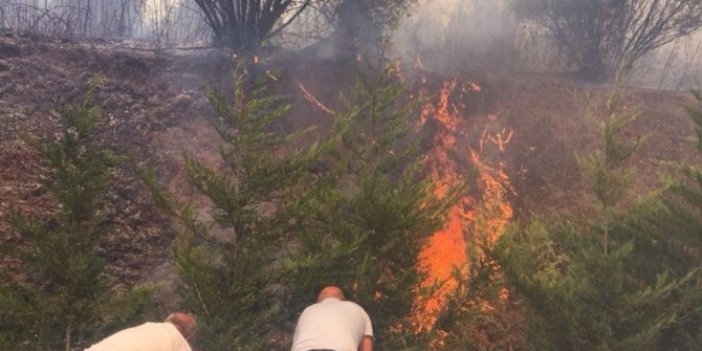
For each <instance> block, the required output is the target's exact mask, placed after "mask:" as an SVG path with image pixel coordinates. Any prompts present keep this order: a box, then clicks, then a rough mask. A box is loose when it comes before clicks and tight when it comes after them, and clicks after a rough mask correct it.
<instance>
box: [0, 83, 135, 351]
mask: <svg viewBox="0 0 702 351" xmlns="http://www.w3.org/2000/svg"><path fill="white" fill-rule="evenodd" d="M91 91H92V90H91ZM90 95H91V94H90V92H89V93H88V94H87V95H86V96H85V97H84V98H83V100H82V101H81V102H80V103H79V104H76V105H74V106H70V107H69V108H67V109H65V110H63V111H62V116H63V117H64V121H65V123H66V127H65V129H64V132H63V134H62V136H61V137H60V138H59V139H58V140H56V141H48V140H43V141H40V140H34V139H27V142H29V143H30V145H31V146H33V147H34V149H35V150H36V151H37V152H39V153H40V154H41V155H42V156H44V158H45V160H46V167H47V169H48V176H47V177H46V178H45V179H43V180H42V185H43V189H44V190H46V191H47V192H48V193H49V194H50V195H51V197H52V198H53V200H54V201H55V203H56V207H55V208H54V211H53V212H52V213H51V214H50V215H49V216H48V217H47V218H37V217H33V216H28V215H25V214H22V213H18V212H13V213H11V214H10V215H9V216H7V218H4V220H6V221H8V222H9V224H10V225H11V228H12V232H13V234H14V235H17V236H18V237H20V238H21V240H22V242H21V243H17V242H16V241H14V242H9V241H8V242H4V243H3V244H2V246H1V249H2V252H3V254H6V255H7V257H8V258H11V259H12V260H13V261H14V262H16V263H17V264H18V265H17V267H16V268H17V271H18V274H15V275H13V276H9V275H8V276H5V277H0V278H3V279H0V320H1V321H2V323H3V328H2V329H0V345H3V348H4V347H7V348H8V349H15V350H58V349H61V348H63V349H64V350H66V351H68V350H71V347H73V346H74V344H75V342H76V336H79V337H81V338H84V337H85V336H88V335H90V333H89V332H90V331H93V330H95V329H99V328H101V327H105V326H106V325H108V324H109V323H114V322H115V321H122V320H125V319H126V318H128V317H129V315H130V314H131V313H133V312H134V311H135V310H137V309H139V308H140V306H143V305H144V303H145V300H146V298H147V297H148V292H147V290H146V289H136V290H134V291H132V292H131V293H128V294H127V293H123V292H117V291H113V290H112V281H111V279H110V277H109V276H108V274H107V273H106V271H105V262H104V260H103V258H102V257H100V255H99V254H98V247H99V245H100V244H101V243H102V241H103V240H104V239H105V237H106V235H107V234H108V233H109V231H110V226H109V225H108V222H107V221H106V218H105V211H106V208H105V197H104V195H105V194H106V193H107V191H108V190H109V188H110V185H111V181H112V177H113V171H114V169H115V167H116V166H117V164H118V163H119V162H120V161H121V158H120V157H117V156H115V155H113V154H111V153H110V152H108V151H105V150H101V149H99V148H95V147H94V145H93V144H92V141H91V136H92V133H93V132H94V131H95V129H96V128H97V127H98V126H99V123H100V121H101V111H100V109H99V108H98V107H95V106H92V105H91V104H90Z"/></svg>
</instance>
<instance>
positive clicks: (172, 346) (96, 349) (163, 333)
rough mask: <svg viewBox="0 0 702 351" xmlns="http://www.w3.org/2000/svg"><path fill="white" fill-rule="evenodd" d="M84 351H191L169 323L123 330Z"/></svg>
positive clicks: (185, 341)
mask: <svg viewBox="0 0 702 351" xmlns="http://www.w3.org/2000/svg"><path fill="white" fill-rule="evenodd" d="M86 351H191V350H190V346H189V345H188V342H187V340H185V338H184V337H183V336H182V335H181V334H180V332H179V331H178V329H176V327H175V326H174V325H173V324H171V323H167V322H166V323H151V322H149V323H144V324H142V325H139V326H136V327H133V328H129V329H124V330H122V331H119V332H117V333H115V334H112V335H111V336H109V337H107V338H105V339H104V340H102V341H100V342H99V343H97V344H95V345H93V346H91V347H90V348H89V349H87V350H86Z"/></svg>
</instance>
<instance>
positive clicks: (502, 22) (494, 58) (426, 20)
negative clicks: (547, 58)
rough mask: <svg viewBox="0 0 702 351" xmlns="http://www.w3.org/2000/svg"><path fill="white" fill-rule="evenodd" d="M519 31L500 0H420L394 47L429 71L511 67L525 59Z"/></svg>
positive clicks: (398, 33) (396, 38) (505, 4)
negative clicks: (419, 62)
mask: <svg viewBox="0 0 702 351" xmlns="http://www.w3.org/2000/svg"><path fill="white" fill-rule="evenodd" d="M520 31H523V28H522V27H520V25H519V23H518V22H517V20H516V18H515V17H514V16H513V14H512V12H511V11H510V8H509V6H508V3H507V1H505V0H468V1H466V0H442V1H432V0H420V1H419V3H418V4H417V6H416V7H415V8H414V10H413V12H412V13H411V14H410V17H409V18H407V19H406V20H405V21H404V22H403V23H402V25H401V26H400V28H399V30H398V32H397V34H396V36H395V46H396V48H397V50H398V52H399V53H400V55H401V57H404V58H412V59H416V58H419V59H421V61H422V62H423V65H424V68H425V69H428V70H432V71H439V72H442V73H448V74H456V73H461V72H465V71H473V70H494V71H497V70H504V69H510V70H512V69H514V68H516V67H518V66H519V65H521V64H523V61H524V60H525V58H526V56H525V54H526V51H527V50H526V47H525V46H524V40H525V38H523V37H521V36H520ZM515 55H516V56H515Z"/></svg>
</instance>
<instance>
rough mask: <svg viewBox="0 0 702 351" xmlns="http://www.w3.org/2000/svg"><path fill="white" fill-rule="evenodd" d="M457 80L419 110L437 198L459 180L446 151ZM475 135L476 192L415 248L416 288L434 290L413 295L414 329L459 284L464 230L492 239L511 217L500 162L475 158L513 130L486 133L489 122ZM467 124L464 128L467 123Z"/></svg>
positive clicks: (471, 88)
mask: <svg viewBox="0 0 702 351" xmlns="http://www.w3.org/2000/svg"><path fill="white" fill-rule="evenodd" d="M457 85H458V84H457V80H455V79H454V80H451V81H448V82H445V83H444V85H443V87H442V88H441V91H440V93H439V97H438V101H437V103H436V105H433V104H428V105H426V106H425V107H424V108H423V110H422V115H421V118H420V123H421V125H426V124H427V123H428V122H429V121H432V123H434V124H435V131H434V135H433V138H434V140H433V141H434V147H433V148H432V149H431V150H430V151H429V152H428V153H427V158H426V160H425V162H426V163H425V165H426V167H427V168H428V170H429V172H430V174H431V177H432V178H433V179H434V180H435V181H436V183H435V184H436V185H435V188H434V194H435V195H436V196H437V197H438V198H440V199H442V198H445V197H446V196H447V192H448V191H449V190H450V189H451V188H453V187H455V186H456V185H458V184H459V182H460V181H461V180H462V178H463V175H462V174H461V170H459V166H458V164H457V163H456V160H454V159H453V158H452V157H451V156H450V155H452V154H458V151H460V150H457V148H458V147H457V145H456V138H457V136H458V135H459V134H460V131H459V127H461V122H462V118H461V113H460V110H459V109H458V108H456V107H455V105H453V104H451V102H450V96H451V94H452V93H453V92H454V91H455V90H456V87H457ZM462 90H463V92H464V93H466V92H474V93H479V92H480V91H481V88H480V86H479V85H477V84H475V83H473V82H470V83H469V84H468V89H466V85H463V87H462ZM495 118H496V117H495V116H493V118H491V119H490V122H488V127H487V128H485V131H484V132H483V134H482V135H481V136H480V151H479V152H476V151H473V150H470V156H469V161H470V163H471V164H473V165H474V166H475V167H476V169H477V171H478V174H479V176H478V179H477V181H478V188H479V189H478V190H480V194H481V195H480V196H479V198H477V199H476V198H471V197H469V196H465V197H463V198H461V199H460V200H459V201H458V203H456V204H455V205H454V206H453V207H452V208H451V209H450V210H449V213H448V222H447V223H446V225H445V227H444V228H442V229H441V230H439V231H437V232H436V233H434V234H433V235H432V236H431V238H430V239H429V241H428V243H427V245H426V246H425V247H424V248H423V249H422V251H421V252H420V254H419V264H420V269H421V270H422V271H424V272H425V273H426V274H427V277H426V279H425V280H424V282H422V284H421V286H420V288H431V289H433V290H432V292H433V294H432V295H431V296H430V297H428V298H427V299H426V300H423V301H417V306H416V310H417V314H416V318H417V319H416V322H417V329H418V330H425V329H426V330H428V329H431V328H433V325H434V323H435V322H436V317H437V314H438V313H439V312H440V311H441V310H442V309H443V308H444V307H445V303H446V297H447V295H448V294H449V293H451V292H452V291H454V290H455V289H456V288H457V286H458V280H457V279H456V278H457V277H456V273H458V274H459V277H460V275H465V274H466V272H467V264H468V257H467V248H468V242H467V240H466V234H467V233H470V234H471V235H473V236H476V239H478V238H483V239H485V240H487V242H488V243H494V241H495V240H496V239H497V238H498V237H499V235H500V233H502V231H503V230H504V228H505V226H506V225H507V223H508V222H509V219H510V218H511V217H512V208H511V206H510V205H509V203H508V202H507V201H506V197H507V195H508V194H509V193H510V192H511V191H512V189H511V188H510V186H509V178H508V176H507V174H506V173H505V172H504V170H503V169H504V165H503V164H501V163H500V164H498V165H496V166H494V165H491V164H489V163H488V162H484V161H482V160H481V159H480V153H481V152H482V149H483V142H484V140H488V141H490V142H492V143H494V144H495V145H496V146H497V148H498V150H499V151H504V147H505V145H506V144H508V143H509V141H510V140H511V137H512V132H511V131H509V132H507V131H506V130H503V131H502V132H501V133H497V134H495V135H488V128H489V127H490V123H492V122H493V121H494V119H495ZM466 129H467V128H466Z"/></svg>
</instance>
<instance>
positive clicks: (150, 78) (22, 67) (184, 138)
mask: <svg viewBox="0 0 702 351" xmlns="http://www.w3.org/2000/svg"><path fill="white" fill-rule="evenodd" d="M282 57H283V58H278V59H277V61H276V62H277V63H278V64H280V65H281V66H282V71H283V72H282V76H281V80H280V81H279V83H278V84H279V86H276V87H275V89H276V91H280V92H282V93H283V94H285V95H288V96H292V97H293V100H294V101H296V102H297V105H298V108H297V109H296V110H295V112H294V114H293V116H291V120H290V125H289V126H288V127H296V126H299V125H304V124H310V123H314V124H322V125H325V124H328V121H329V119H328V116H327V114H326V113H325V112H324V111H322V110H320V108H319V106H315V105H314V104H312V103H310V102H309V101H308V100H309V96H308V98H304V97H302V87H304V88H305V90H306V91H308V92H309V93H310V94H312V95H314V96H315V97H316V98H317V99H319V101H320V102H321V103H324V104H327V105H330V106H335V101H338V92H339V90H341V89H342V88H343V86H344V83H343V82H344V81H348V80H350V77H351V75H352V73H351V72H352V70H351V69H350V67H351V66H350V65H349V64H347V63H344V62H341V61H339V62H337V61H313V60H309V59H306V58H305V57H303V56H299V55H297V56H296V55H290V54H289V56H282ZM231 63H232V54H231V53H230V52H228V51H225V50H214V49H205V48H202V49H159V48H155V47H149V46H146V45H142V46H139V45H137V43H123V42H91V43H73V42H62V41H58V40H45V39H42V40H39V39H38V38H34V37H31V36H29V35H22V34H20V33H16V32H12V31H0V216H2V215H4V214H5V213H7V211H8V210H9V209H10V208H14V209H15V210H17V211H20V212H23V213H29V214H34V215H37V216H42V215H46V214H47V213H49V212H50V210H51V207H52V204H51V201H50V199H49V198H48V196H46V194H45V193H44V192H43V191H42V190H41V188H40V187H39V185H38V184H39V183H38V181H39V179H41V177H42V176H43V174H44V171H45V170H44V169H43V168H42V161H41V159H40V158H39V157H38V156H37V155H36V153H35V152H34V151H33V150H31V148H29V147H28V145H26V143H24V142H23V141H22V139H21V136H23V135H26V136H30V137H35V138H52V137H53V136H54V135H56V133H57V132H58V131H59V130H60V119H59V114H58V112H57V109H58V108H60V107H61V106H62V105H63V104H65V103H68V102H73V101H76V100H77V99H79V98H80V97H81V96H82V95H83V94H84V93H85V92H86V90H87V87H88V85H89V82H90V81H91V80H96V81H97V82H98V83H96V84H97V86H96V89H95V94H94V101H95V102H96V104H98V105H99V106H100V107H101V108H102V109H103V112H104V116H105V120H106V124H105V125H104V127H103V128H102V129H101V130H100V132H99V134H98V135H97V136H96V142H97V143H98V144H100V145H102V146H104V147H107V148H109V149H110V150H113V151H115V152H117V153H120V154H125V155H130V156H132V158H133V159H134V160H135V161H136V162H138V163H145V162H148V163H150V164H151V165H152V166H153V167H154V168H155V169H156V170H157V176H158V178H159V181H160V182H161V183H162V184H163V185H164V186H165V187H166V188H167V189H168V190H169V191H171V192H173V193H176V194H177V195H180V196H183V197H188V196H190V195H192V192H191V191H189V190H188V188H187V187H186V186H184V184H185V183H184V181H183V178H182V175H181V174H180V169H181V168H180V162H181V155H182V152H183V151H187V152H191V153H194V154H196V155H198V157H200V158H203V159H205V160H207V162H211V163H213V164H216V163H217V162H218V151H217V145H218V141H217V135H216V133H215V132H214V130H213V129H212V127H211V126H210V124H209V120H210V119H211V118H212V114H213V112H212V110H211V108H210V106H209V104H208V102H207V98H206V96H205V94H204V93H203V90H204V88H206V87H208V86H209V85H210V84H211V83H212V82H222V81H226V79H225V78H226V76H227V72H228V71H229V68H230V67H231ZM450 79H452V78H451V77H442V76H438V75H435V74H429V73H426V74H424V80H425V83H423V84H422V89H425V90H427V91H428V92H429V95H432V94H435V93H437V92H438V91H439V90H440V88H441V85H442V83H443V82H444V81H447V80H450ZM460 82H461V84H459V85H460V86H463V87H465V86H471V84H475V85H476V86H479V89H478V88H475V89H473V90H471V91H468V92H466V91H465V89H464V90H463V91H460V89H459V91H457V92H456V93H454V94H452V95H451V102H452V103H453V104H454V105H456V106H457V107H458V108H459V109H460V110H462V111H463V112H462V116H463V118H464V121H463V123H462V126H463V128H465V130H463V131H460V133H459V135H462V136H464V138H465V140H462V141H460V145H462V148H463V149H464V151H465V152H464V153H463V152H458V153H456V154H455V155H453V157H456V158H459V159H463V158H465V160H466V161H465V162H467V160H468V155H469V148H473V149H481V151H483V156H482V159H483V160H486V161H488V162H495V163H496V164H497V163H499V162H500V161H504V167H505V169H506V170H507V173H508V174H509V177H510V179H511V182H512V184H513V186H514V187H515V190H516V194H515V195H514V196H513V198H511V199H510V200H511V201H512V202H513V203H514V204H515V207H516V209H517V210H518V213H521V214H528V213H540V212H543V211H549V210H553V209H558V208H563V207H567V206H585V205H584V204H585V202H586V200H584V199H585V197H584V191H583V184H582V181H581V179H580V175H579V170H578V165H577V162H576V161H575V158H574V155H575V154H585V153H587V152H588V151H587V150H589V149H590V148H591V147H592V145H593V143H594V142H595V141H596V120H597V118H596V115H597V114H596V113H592V112H591V111H592V110H593V109H595V110H596V109H597V106H601V103H602V101H603V99H604V98H605V97H606V94H607V92H608V91H609V90H610V89H609V88H608V87H583V86H578V85H576V84H574V83H571V82H568V81H563V80H561V79H558V78H554V77H548V76H529V75H523V76H519V77H495V76H491V75H488V74H485V75H484V76H483V77H480V78H475V77H463V78H462V79H461V80H460ZM625 93H626V98H625V99H624V103H623V106H622V108H623V109H639V110H640V111H641V112H642V114H641V117H640V119H639V120H638V121H637V122H636V123H635V124H634V125H633V132H632V133H633V134H647V135H648V136H649V138H648V142H647V143H646V144H645V145H644V147H643V149H642V150H641V152H640V153H639V154H638V155H637V158H636V162H637V165H638V166H639V168H640V171H639V175H640V177H639V181H638V188H639V189H640V190H641V191H643V189H647V188H651V187H652V186H655V184H656V182H657V174H656V172H657V170H658V169H659V168H660V167H659V162H660V161H663V160H679V159H691V158H694V157H695V153H694V151H693V148H692V146H691V145H688V143H687V142H686V141H685V137H686V136H688V135H691V134H692V133H693V131H692V129H691V124H690V123H689V121H688V120H687V117H686V116H685V113H684V111H683V110H682V109H681V108H680V104H682V103H684V102H685V101H688V100H687V99H688V96H687V94H686V93H674V92H660V91H646V90H633V89H626V91H625ZM509 131H513V134H512V137H511V138H510V139H509V140H506V139H505V140H502V141H507V142H506V143H505V144H504V145H501V146H499V145H498V146H499V147H497V146H496V142H495V139H494V138H492V139H491V138H489V137H490V136H492V135H496V134H497V133H503V134H502V135H508V134H511V133H508V132H509ZM485 145H490V147H487V146H485ZM483 146H485V147H483ZM483 149H484V150H483ZM500 149H503V150H504V151H502V150H500ZM109 200H110V204H111V208H110V215H109V216H110V220H111V221H112V222H113V223H114V224H115V231H114V233H113V234H112V235H111V236H110V238H109V240H108V242H107V243H105V245H104V247H103V250H104V253H105V256H106V257H107V258H108V259H109V261H110V263H111V269H112V270H113V272H114V273H115V274H117V275H118V276H119V277H120V279H122V281H124V282H127V283H131V282H137V281H152V282H159V281H168V280H169V279H170V278H171V277H172V274H173V273H172V269H171V267H170V264H169V263H168V262H169V259H168V258H169V256H170V255H171V250H170V245H171V242H172V239H173V237H174V233H175V229H174V228H173V227H172V226H171V225H170V222H169V220H168V219H167V218H165V217H164V216H163V215H162V214H160V213H159V211H158V210H157V209H156V208H155V207H154V205H153V204H152V203H151V200H150V197H149V195H148V193H147V192H146V190H145V188H144V186H143V185H142V184H141V182H140V181H139V180H138V179H136V178H135V177H134V176H133V175H132V174H131V172H130V169H129V166H128V165H125V166H124V167H123V168H122V169H121V170H120V172H119V174H118V175H117V182H116V186H115V190H114V191H113V192H112V193H110V194H109ZM0 233H3V234H5V233H9V229H8V227H7V226H6V224H3V223H2V222H0ZM9 240H21V238H10V239H9Z"/></svg>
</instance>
